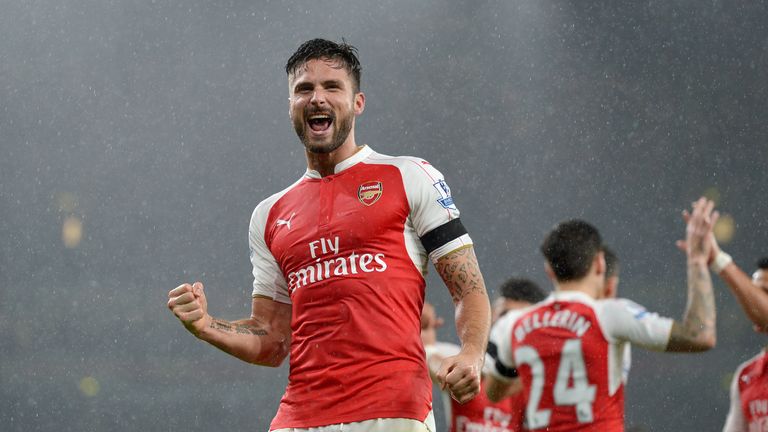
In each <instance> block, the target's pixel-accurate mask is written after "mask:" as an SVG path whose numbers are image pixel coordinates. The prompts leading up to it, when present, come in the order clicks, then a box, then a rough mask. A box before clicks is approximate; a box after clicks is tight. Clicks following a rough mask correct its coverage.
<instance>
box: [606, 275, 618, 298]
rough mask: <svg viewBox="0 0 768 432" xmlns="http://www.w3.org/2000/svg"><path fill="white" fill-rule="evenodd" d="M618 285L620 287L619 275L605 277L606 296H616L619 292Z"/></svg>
mask: <svg viewBox="0 0 768 432" xmlns="http://www.w3.org/2000/svg"><path fill="white" fill-rule="evenodd" d="M618 287H619V277H618V276H611V277H609V278H606V279H605V289H604V290H603V291H604V294H605V297H606V298H616V294H617V293H618Z"/></svg>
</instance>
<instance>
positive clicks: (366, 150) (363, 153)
mask: <svg viewBox="0 0 768 432" xmlns="http://www.w3.org/2000/svg"><path fill="white" fill-rule="evenodd" d="M371 153H373V149H371V148H370V147H368V146H367V145H364V146H363V148H361V149H360V150H358V151H357V152H355V154H353V155H352V156H350V157H348V158H346V159H344V160H343V161H341V162H339V163H337V164H336V166H335V167H334V168H333V173H334V174H338V173H340V172H342V171H344V170H345V169H347V168H351V167H353V166H355V165H356V164H357V163H359V162H362V161H363V160H365V158H367V157H368V156H370V155H371ZM304 175H305V176H307V177H309V178H313V179H319V178H321V177H322V176H321V175H320V173H319V172H317V171H315V170H311V169H309V168H307V172H306V173H305V174H304Z"/></svg>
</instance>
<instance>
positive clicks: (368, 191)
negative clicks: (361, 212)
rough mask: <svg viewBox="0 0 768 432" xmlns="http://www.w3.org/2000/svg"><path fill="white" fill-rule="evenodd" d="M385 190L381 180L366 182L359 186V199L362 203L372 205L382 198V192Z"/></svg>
mask: <svg viewBox="0 0 768 432" xmlns="http://www.w3.org/2000/svg"><path fill="white" fill-rule="evenodd" d="M383 192H384V186H383V185H382V184H381V182H380V181H369V182H365V183H363V184H361V185H360V187H359V188H357V199H359V200H360V202H361V203H363V204H365V205H367V206H371V205H373V204H374V203H375V202H376V201H378V200H379V198H381V194H382V193H383Z"/></svg>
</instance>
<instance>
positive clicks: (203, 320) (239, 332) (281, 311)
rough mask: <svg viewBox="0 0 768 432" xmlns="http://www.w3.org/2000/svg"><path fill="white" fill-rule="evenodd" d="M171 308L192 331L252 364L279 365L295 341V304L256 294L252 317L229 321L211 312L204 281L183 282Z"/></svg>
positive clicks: (172, 297) (172, 296)
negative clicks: (203, 284) (292, 338)
mask: <svg viewBox="0 0 768 432" xmlns="http://www.w3.org/2000/svg"><path fill="white" fill-rule="evenodd" d="M168 297H169V300H168V308H169V309H171V311H172V312H173V313H174V315H176V317H178V318H179V320H180V321H181V322H182V323H183V324H184V326H185V327H186V328H187V330H189V331H190V332H191V333H192V334H194V335H195V336H196V337H198V338H199V339H202V340H204V341H206V342H208V343H210V344H211V345H213V346H215V347H217V348H219V349H220V350H222V351H224V352H226V353H228V354H231V355H233V356H235V357H237V358H239V359H241V360H243V361H246V362H248V363H254V364H258V365H262V366H273V367H274V366H279V365H280V364H281V363H282V361H283V359H285V357H286V356H287V355H288V349H289V346H290V342H291V327H290V324H291V305H289V304H283V303H279V302H276V301H274V300H272V299H268V298H264V297H254V298H253V301H252V305H251V306H252V308H251V316H250V317H249V318H246V319H241V320H237V321H226V320H222V319H218V318H214V317H212V316H210V315H209V314H208V305H207V299H206V297H205V293H204V292H203V288H202V284H200V283H196V284H195V285H194V287H193V286H192V285H189V284H183V285H180V286H179V287H177V288H175V289H174V290H172V291H171V292H170V293H169V294H168Z"/></svg>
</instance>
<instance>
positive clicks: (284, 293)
mask: <svg viewBox="0 0 768 432" xmlns="http://www.w3.org/2000/svg"><path fill="white" fill-rule="evenodd" d="M266 213H267V211H266V210H265V206H264V203H262V204H259V206H257V207H256V209H255V210H254V211H253V215H251V223H250V225H249V228H248V248H249V249H250V257H251V265H252V266H253V292H252V294H251V295H252V296H254V297H255V296H257V295H261V296H265V297H269V298H271V299H272V300H275V301H277V302H280V303H287V304H290V303H291V298H290V295H289V293H288V284H287V283H286V281H285V278H284V277H283V273H282V271H281V270H280V266H279V265H278V264H277V261H276V260H275V257H274V256H273V255H272V252H270V250H269V248H268V247H267V244H266V241H265V240H264V227H265V226H266V221H267V214H266Z"/></svg>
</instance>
